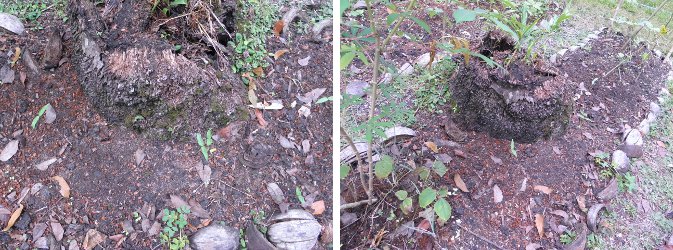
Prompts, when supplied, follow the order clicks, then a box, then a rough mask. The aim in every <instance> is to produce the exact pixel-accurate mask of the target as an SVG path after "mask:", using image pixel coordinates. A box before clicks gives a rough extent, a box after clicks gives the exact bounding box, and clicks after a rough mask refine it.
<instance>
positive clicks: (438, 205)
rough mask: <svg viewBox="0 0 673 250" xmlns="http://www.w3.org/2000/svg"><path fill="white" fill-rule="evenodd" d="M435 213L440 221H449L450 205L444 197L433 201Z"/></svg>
mask: <svg viewBox="0 0 673 250" xmlns="http://www.w3.org/2000/svg"><path fill="white" fill-rule="evenodd" d="M434 210H435V214H437V217H439V219H440V220H442V221H449V219H451V205H450V204H449V202H447V201H446V199H444V198H440V199H439V200H437V202H435V207H434Z"/></svg>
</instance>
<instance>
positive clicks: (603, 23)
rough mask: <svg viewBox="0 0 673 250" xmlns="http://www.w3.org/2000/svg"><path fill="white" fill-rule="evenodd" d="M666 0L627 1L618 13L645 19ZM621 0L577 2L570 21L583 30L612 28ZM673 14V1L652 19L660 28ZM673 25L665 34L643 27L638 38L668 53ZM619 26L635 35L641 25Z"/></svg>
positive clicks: (618, 28)
mask: <svg viewBox="0 0 673 250" xmlns="http://www.w3.org/2000/svg"><path fill="white" fill-rule="evenodd" d="M663 1H665V0H637V1H628V0H627V1H624V3H623V4H622V8H621V9H620V11H619V13H618V16H620V17H623V18H624V19H626V20H628V21H630V22H640V21H644V20H646V19H647V18H648V17H649V16H650V15H652V13H654V10H655V9H656V7H658V6H659V5H660V4H661V2H663ZM617 3H618V0H581V1H573V2H572V4H571V7H570V10H571V12H572V13H573V14H574V15H575V17H574V18H573V20H571V21H570V23H571V25H572V26H574V27H579V28H580V29H583V30H595V29H598V28H600V27H609V26H610V22H611V20H610V19H611V18H612V16H613V13H614V9H615V8H616V6H617ZM641 4H642V5H641ZM643 5H647V6H652V7H653V8H647V7H644V6H643ZM671 14H673V3H668V4H667V5H665V6H664V7H663V8H662V10H661V11H659V13H657V15H655V16H654V17H653V18H652V20H651V21H650V22H651V23H652V24H653V26H654V27H656V28H659V27H661V26H662V25H664V24H666V22H667V21H668V19H669V18H670V17H671ZM588 20H591V21H588ZM671 26H673V23H671V24H669V27H668V29H669V32H668V34H666V35H663V36H662V35H661V34H659V33H658V32H654V31H649V30H647V29H643V30H642V31H641V32H640V33H639V34H638V37H637V38H636V41H647V42H648V43H649V44H650V45H653V46H654V47H656V48H658V49H660V50H661V51H663V52H666V51H667V50H668V49H670V46H671V44H670V41H673V32H670V29H671ZM615 29H616V30H618V31H621V32H622V33H624V34H631V33H633V32H634V31H635V30H636V29H637V27H635V26H632V25H627V24H617V23H615Z"/></svg>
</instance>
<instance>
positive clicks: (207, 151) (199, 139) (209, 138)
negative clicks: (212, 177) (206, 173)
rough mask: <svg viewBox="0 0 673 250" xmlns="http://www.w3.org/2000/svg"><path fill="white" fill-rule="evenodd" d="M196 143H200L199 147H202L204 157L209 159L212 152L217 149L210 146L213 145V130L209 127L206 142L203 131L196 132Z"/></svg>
mask: <svg viewBox="0 0 673 250" xmlns="http://www.w3.org/2000/svg"><path fill="white" fill-rule="evenodd" d="M196 143H198V144H199V147H201V154H203V158H205V159H206V161H208V159H209V154H210V152H214V151H215V149H210V146H211V145H213V130H212V129H208V132H207V133H206V141H205V142H204V141H203V138H202V137H201V133H196Z"/></svg>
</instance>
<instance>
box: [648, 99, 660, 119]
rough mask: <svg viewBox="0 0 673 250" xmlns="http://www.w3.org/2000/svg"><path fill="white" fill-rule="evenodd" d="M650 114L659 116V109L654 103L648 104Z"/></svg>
mask: <svg viewBox="0 0 673 250" xmlns="http://www.w3.org/2000/svg"><path fill="white" fill-rule="evenodd" d="M650 113H653V114H654V115H656V116H659V115H660V114H661V107H660V106H659V104H657V103H656V102H650Z"/></svg>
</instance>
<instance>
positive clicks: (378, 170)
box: [374, 155, 393, 179]
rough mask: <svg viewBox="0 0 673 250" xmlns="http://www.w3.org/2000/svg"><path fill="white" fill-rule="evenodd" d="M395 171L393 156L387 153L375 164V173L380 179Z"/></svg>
mask: <svg viewBox="0 0 673 250" xmlns="http://www.w3.org/2000/svg"><path fill="white" fill-rule="evenodd" d="M392 172H393V158H392V157H390V156H387V155H382V156H381V160H379V161H378V162H377V163H376V165H375V166H374V174H376V177H377V178H379V179H385V178H387V177H388V175H390V173H392Z"/></svg>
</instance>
